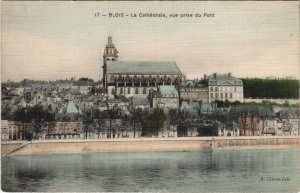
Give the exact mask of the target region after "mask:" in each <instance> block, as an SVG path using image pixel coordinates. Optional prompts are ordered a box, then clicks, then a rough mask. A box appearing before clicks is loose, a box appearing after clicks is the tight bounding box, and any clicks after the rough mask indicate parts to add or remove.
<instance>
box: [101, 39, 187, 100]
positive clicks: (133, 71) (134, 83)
mask: <svg viewBox="0 0 300 193" xmlns="http://www.w3.org/2000/svg"><path fill="white" fill-rule="evenodd" d="M102 68H103V86H104V88H105V90H106V92H107V94H108V97H109V98H113V97H114V96H115V95H122V96H125V97H126V98H131V97H133V98H147V96H148V95H149V94H150V93H151V92H154V91H156V90H157V89H158V88H159V86H161V85H174V86H175V87H176V88H177V90H178V88H179V86H180V85H181V84H182V81H184V75H183V73H182V72H181V71H180V69H179V68H178V66H177V64H176V63H175V62H174V61H119V60H118V50H117V48H116V47H115V45H114V44H113V41H112V37H111V36H109V37H108V42H107V44H106V46H105V49H104V54H103V66H102Z"/></svg>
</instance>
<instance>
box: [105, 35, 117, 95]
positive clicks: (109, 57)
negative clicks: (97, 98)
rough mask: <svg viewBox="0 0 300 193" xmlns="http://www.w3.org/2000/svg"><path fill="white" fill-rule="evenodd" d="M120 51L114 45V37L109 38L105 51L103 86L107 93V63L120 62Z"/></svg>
mask: <svg viewBox="0 0 300 193" xmlns="http://www.w3.org/2000/svg"><path fill="white" fill-rule="evenodd" d="M118 53H119V52H118V50H117V49H116V47H115V45H114V43H113V42H112V37H111V36H108V41H107V44H106V46H105V49H104V53H103V66H102V68H103V86H104V88H105V90H106V91H107V80H106V72H107V61H117V60H118V57H119V56H118Z"/></svg>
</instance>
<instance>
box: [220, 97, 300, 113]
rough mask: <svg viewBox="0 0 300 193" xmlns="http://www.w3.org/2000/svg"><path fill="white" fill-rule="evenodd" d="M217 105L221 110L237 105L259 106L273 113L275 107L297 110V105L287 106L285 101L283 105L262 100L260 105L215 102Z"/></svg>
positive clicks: (255, 103) (253, 103)
mask: <svg viewBox="0 0 300 193" xmlns="http://www.w3.org/2000/svg"><path fill="white" fill-rule="evenodd" d="M215 102H216V103H217V107H219V108H222V107H230V106H237V105H250V106H253V105H254V106H261V107H265V108H267V109H269V110H271V111H273V108H274V107H275V106H278V107H293V108H299V103H298V104H289V102H288V101H286V102H285V103H284V104H278V103H276V102H271V101H269V100H263V101H262V102H261V103H257V102H254V101H251V102H239V101H234V102H230V101H227V102H226V101H225V102H224V101H215Z"/></svg>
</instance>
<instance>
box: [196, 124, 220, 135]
mask: <svg viewBox="0 0 300 193" xmlns="http://www.w3.org/2000/svg"><path fill="white" fill-rule="evenodd" d="M197 131H198V136H218V127H217V125H213V126H202V127H199V128H198V129H197Z"/></svg>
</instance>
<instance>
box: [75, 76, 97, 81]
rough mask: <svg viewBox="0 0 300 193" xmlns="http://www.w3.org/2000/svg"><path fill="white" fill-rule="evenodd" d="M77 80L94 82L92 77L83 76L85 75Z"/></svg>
mask: <svg viewBox="0 0 300 193" xmlns="http://www.w3.org/2000/svg"><path fill="white" fill-rule="evenodd" d="M78 81H85V82H94V80H93V79H90V78H85V77H82V78H79V79H78Z"/></svg>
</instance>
